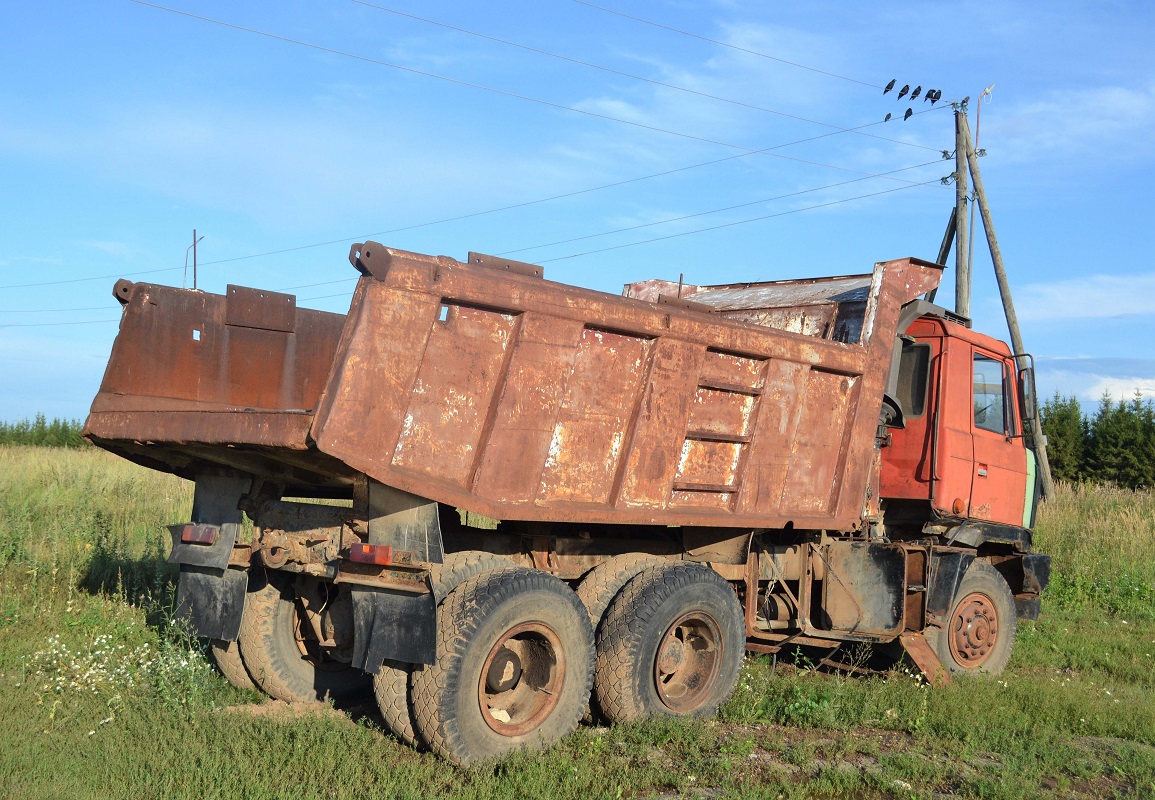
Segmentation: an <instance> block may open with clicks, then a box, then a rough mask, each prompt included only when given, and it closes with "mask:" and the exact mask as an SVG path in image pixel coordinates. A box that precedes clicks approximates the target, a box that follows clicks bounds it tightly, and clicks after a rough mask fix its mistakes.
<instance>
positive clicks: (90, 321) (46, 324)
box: [0, 317, 120, 328]
mask: <svg viewBox="0 0 1155 800" xmlns="http://www.w3.org/2000/svg"><path fill="white" fill-rule="evenodd" d="M101 322H120V317H116V318H115V319H112V318H110V319H86V320H79V321H76V322H0V328H49V327H56V326H58V325H96V324H98V323H101Z"/></svg>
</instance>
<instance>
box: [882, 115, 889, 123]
mask: <svg viewBox="0 0 1155 800" xmlns="http://www.w3.org/2000/svg"><path fill="white" fill-rule="evenodd" d="M882 121H883V122H890V114H887V115H886V118H885V119H883V120H882Z"/></svg>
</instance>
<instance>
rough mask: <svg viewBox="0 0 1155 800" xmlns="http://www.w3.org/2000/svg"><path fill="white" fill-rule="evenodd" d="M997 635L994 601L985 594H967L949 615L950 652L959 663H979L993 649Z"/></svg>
mask: <svg viewBox="0 0 1155 800" xmlns="http://www.w3.org/2000/svg"><path fill="white" fill-rule="evenodd" d="M998 635H999V615H998V612H997V611H996V610H995V604H994V603H993V602H991V599H990V598H989V597H987V596H986V595H984V594H977V593H976V594H968V595H967V596H966V597H964V598H963V599H962V600H961V601H960V602H959V604H958V605H957V606H955V610H954V614H953V615H952V616H951V627H950V652H951V655H952V656H953V657H954V660H955V662H956V663H958V664H959V666H962V667H965V668H967V669H974V668H976V667H980V666H982V665H983V664H984V663H986V661H987V659H988V658H990V655H991V653H992V652H994V649H995V642H997V641H998Z"/></svg>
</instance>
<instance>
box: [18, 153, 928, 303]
mask: <svg viewBox="0 0 1155 800" xmlns="http://www.w3.org/2000/svg"><path fill="white" fill-rule="evenodd" d="M743 157H744V156H726V157H725V158H718V159H715V160H711V162H703V163H701V164H692V165H690V166H683V167H677V169H675V170H668V171H665V172H658V173H655V174H653V175H642V177H640V178H631V179H627V180H624V181H617V182H614V184H605V185H603V186H596V187H591V188H588V189H579V190H576V192H569V193H566V194H560V195H553V196H552V197H542V199H538V200H530V201H526V202H523V203H515V204H513V205H505V207H501V208H497V209H489V210H485V211H475V212H472V214H465V215H460V216H456V217H448V218H446V219H438V220H433V222H427V223H418V224H416V225H407V226H404V227H395V229H392V230H389V231H378V232H375V233H365V234H358V235H355V237H349V238H345V239H334V240H330V241H322V242H316V244H313V245H300V246H298V247H286V248H283V249H280V251H269V252H267V253H254V254H251V255H238V256H233V257H231V259H218V260H216V261H206V262H202V266H207V264H223V263H229V262H232V261H243V260H246V259H258V257H262V256H267V255H278V254H281V253H290V252H293V251H303V249H308V248H313V247H321V246H325V245H335V244H345V242H349V241H352V240H356V239H360V240H363V241H364V240H365V239H371V238H373V237H378V235H385V234H388V233H397V232H400V231H409V230H413V229H416V227H425V226H429V225H439V224H442V223H447V222H454V220H457V219H467V218H469V217H477V216H482V215H486V214H494V212H497V211H505V210H508V209H514V208H521V207H524V205H532V204H535V203H544V202H549V201H551V200H558V199H561V197H569V196H573V195H578V194H586V193H589V192H597V190H599V189H603V188H610V187H613V186H620V185H623V184H632V182H636V181H641V180H648V179H650V178H656V177H661V175H666V174H671V173H675V172H684V171H686V170H693V169H698V167H700V166H708V165H710V164H717V163H720V162H726V160H733V159H736V158H743ZM937 163H939V162H937V160H936V162H926V163H924V164H915V165H914V166H904V167H900V169H897V170H891V171H888V172H879V173H875V174H871V175H865V177H863V178H855V179H851V180H848V181H841V182H837V184H830V185H829V186H820V187H815V188H812V189H803V190H800V192H795V193H792V194H789V195H781V196H778V197H767V199H765V200H759V201H753V202H752V203H742V204H739V205H731V207H728V208H723V209H714V210H710V211H701V212H699V214H691V215H686V216H684V217H676V218H673V219H665V220H660V222H656V223H647V224H646V225H635V226H633V227H626V229H618V230H613V231H604V232H602V233H593V234H589V235H586V237H576V238H574V239H565V240H561V241H554V242H550V244H549V245H534V246H531V247H522V248H519V249H516V251H506V252H505V253H500V254H498V255H508V254H512V253H521V252H523V251H530V249H538V248H542V247H550V246H551V245H562V244H568V242H571V241H579V240H582V239H593V238H596V237H602V235H609V234H610V233H620V232H623V231H628V230H634V229H636V227H649V226H653V225H661V224H665V223H668V222H677V220H680V219H687V218H691V217H698V216H705V215H708V214H717V212H720V211H728V210H732V209H735V208H743V207H744V205H752V204H757V203H760V202H769V201H772V200H781V199H783V197H789V196H793V195H797V194H807V193H811V192H820V190H822V189H828V188H833V187H836V186H844V185H847V184H856V182H859V181H863V180H870V179H871V178H882V177H886V175H887V174H891V173H894V172H904V171H907V170H915V169H918V167H922V166H930V165H931V164H937ZM177 269H181V268H180V267H172V268H167V269H157V270H148V271H144V272H129V275H148V274H152V272H165V271H173V270H177ZM122 276H124V272H121V274H119V275H109V276H98V277H91V278H73V279H70V281H54V282H51V283H49V284H21V285H20V286H18V287H27V286H40V285H55V284H59V283H83V282H87V281H103V279H109V278H118V277H122ZM346 279H349V278H337V279H336V281H321V282H318V283H306V284H298V285H295V286H285V287H283V289H278V290H275V291H281V292H286V291H293V290H298V289H312V287H314V286H330V285H333V284H337V283H343V282H344V281H346ZM15 287H17V286H0V289H15ZM99 309H100V307H94V308H38V309H20V312H18V313H29V314H32V313H40V314H43V313H57V312H59V313H64V312H74V311H99ZM0 313H17V312H14V311H9V312H0Z"/></svg>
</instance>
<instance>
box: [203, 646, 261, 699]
mask: <svg viewBox="0 0 1155 800" xmlns="http://www.w3.org/2000/svg"><path fill="white" fill-rule="evenodd" d="M209 647H210V649H211V650H212V653H213V661H215V662H216V664H217V669H219V670H220V671H221V674H222V675H224V676H225V679H226V680H228V682H229V683H231V684H232V685H233V686H235V687H237V688H238V689H251V690H253V691H255V692H259V691H261V689H260V687H258V686H257V684H255V683H253V678H252V676H251V675H249V671H248V669H247V668H246V667H245V662H244V659H242V658H241V648H240V647H239V646H238V645H237V643H236V642H226V641H225V640H224V639H210V640H209Z"/></svg>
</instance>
